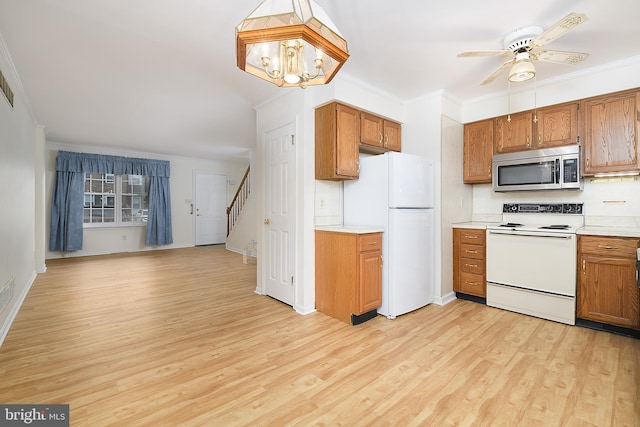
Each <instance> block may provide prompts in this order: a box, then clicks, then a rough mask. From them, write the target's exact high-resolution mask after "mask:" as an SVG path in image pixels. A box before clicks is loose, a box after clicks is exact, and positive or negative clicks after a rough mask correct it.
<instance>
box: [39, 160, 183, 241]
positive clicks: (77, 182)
mask: <svg viewBox="0 0 640 427" xmlns="http://www.w3.org/2000/svg"><path fill="white" fill-rule="evenodd" d="M56 172H57V174H56V183H55V185H54V189H53V197H52V201H51V232H50V234H49V250H51V251H65V252H66V251H76V250H79V249H82V217H83V211H82V209H83V206H84V174H85V173H103V174H104V173H112V174H114V175H124V174H129V175H146V176H148V177H149V218H148V222H147V237H146V241H145V243H146V244H147V245H168V244H170V243H173V235H172V232H171V197H170V191H169V172H170V171H169V162H168V161H165V160H150V159H138V158H131V157H121V156H105V155H102V154H86V153H73V152H70V151H59V152H58V157H57V158H56Z"/></svg>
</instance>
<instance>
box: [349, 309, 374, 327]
mask: <svg viewBox="0 0 640 427" xmlns="http://www.w3.org/2000/svg"><path fill="white" fill-rule="evenodd" d="M377 315H378V310H377V309H373V310H371V311H367V312H366V313H362V314H351V324H352V325H354V326H355V325H360V324H362V323H364V322H366V321H367V320H371V319H373V318H374V317H376V316H377Z"/></svg>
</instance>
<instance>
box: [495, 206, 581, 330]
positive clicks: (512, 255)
mask: <svg viewBox="0 0 640 427" xmlns="http://www.w3.org/2000/svg"><path fill="white" fill-rule="evenodd" d="M502 221H503V222H502V223H501V224H499V225H495V226H489V227H487V252H486V256H487V305H489V306H493V307H498V308H503V309H506V310H511V311H515V312H518V313H523V314H528V315H532V316H536V317H541V318H544V319H549V320H554V321H557V322H562V323H567V324H571V325H574V324H575V310H576V262H577V243H576V242H577V236H576V230H577V229H578V228H579V227H582V226H583V225H584V215H583V205H582V203H544V204H540V203H505V204H504V205H503V214H502Z"/></svg>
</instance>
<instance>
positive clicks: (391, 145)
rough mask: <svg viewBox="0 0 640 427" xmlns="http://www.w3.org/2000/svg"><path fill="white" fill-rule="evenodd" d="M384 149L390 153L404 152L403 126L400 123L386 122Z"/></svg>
mask: <svg viewBox="0 0 640 427" xmlns="http://www.w3.org/2000/svg"><path fill="white" fill-rule="evenodd" d="M383 133H384V141H383V144H384V148H386V149H387V150H390V151H398V152H400V151H402V126H401V125H400V123H396V122H391V121H389V120H384V132H383Z"/></svg>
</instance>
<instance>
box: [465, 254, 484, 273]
mask: <svg viewBox="0 0 640 427" xmlns="http://www.w3.org/2000/svg"><path fill="white" fill-rule="evenodd" d="M460 271H463V272H465V273H471V274H479V275H483V274H484V261H483V260H478V259H472V258H461V259H460Z"/></svg>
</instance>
